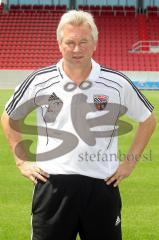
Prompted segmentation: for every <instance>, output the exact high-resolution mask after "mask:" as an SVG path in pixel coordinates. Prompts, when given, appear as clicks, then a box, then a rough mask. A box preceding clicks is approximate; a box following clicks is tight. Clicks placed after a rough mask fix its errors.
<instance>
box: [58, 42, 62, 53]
mask: <svg viewBox="0 0 159 240" xmlns="http://www.w3.org/2000/svg"><path fill="white" fill-rule="evenodd" d="M58 46H59V50H60V52H61V43H60V42H58Z"/></svg>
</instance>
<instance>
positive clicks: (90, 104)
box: [6, 59, 153, 179]
mask: <svg viewBox="0 0 159 240" xmlns="http://www.w3.org/2000/svg"><path fill="white" fill-rule="evenodd" d="M62 62H63V59H62V60H60V61H59V62H58V63H57V64H56V65H53V66H50V67H46V68H43V69H40V70H38V71H35V72H33V73H32V74H31V75H30V76H29V77H28V78H27V79H26V80H25V81H24V82H23V83H22V84H21V85H20V86H18V87H17V88H16V89H15V93H14V95H13V96H12V98H11V99H10V100H9V101H8V103H7V105H6V111H7V113H8V115H9V116H10V118H12V119H16V120H18V119H22V118H24V117H25V116H27V115H28V114H29V112H31V111H32V110H33V109H35V108H36V112H37V126H38V141H37V155H36V160H37V165H38V166H39V167H40V168H42V169H43V170H44V171H46V172H48V173H49V174H81V175H86V176H90V177H94V178H100V179H104V178H107V177H109V176H111V175H112V174H113V173H114V172H115V171H116V169H117V168H118V165H119V161H118V159H117V150H118V147H117V145H118V135H119V134H125V133H126V132H128V131H130V129H129V127H130V125H128V124H127V123H122V124H120V122H119V121H118V120H119V117H120V116H121V115H123V114H124V113H125V114H126V115H128V116H129V117H130V118H132V119H133V120H135V121H137V122H143V121H145V120H146V119H147V118H148V117H149V116H150V115H151V112H152V110H153V106H152V105H151V104H150V103H149V102H148V100H147V99H146V98H145V97H144V96H143V95H142V94H141V92H140V91H139V90H138V89H137V88H136V87H135V86H134V85H133V83H132V82H131V81H130V79H128V77H126V76H125V75H124V74H122V73H120V72H117V71H113V70H111V69H107V68H105V67H102V66H100V65H99V64H98V63H96V62H95V61H94V60H92V70H91V72H90V74H89V76H88V78H87V79H86V80H85V81H83V82H82V83H81V84H80V86H77V85H76V84H75V83H74V82H73V81H72V80H71V79H70V78H69V77H68V76H66V74H65V73H64V71H63V68H62Z"/></svg>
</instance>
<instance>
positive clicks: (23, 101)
mask: <svg viewBox="0 0 159 240" xmlns="http://www.w3.org/2000/svg"><path fill="white" fill-rule="evenodd" d="M34 108H35V103H34V94H33V85H32V79H30V78H28V79H26V80H25V81H24V82H23V83H22V84H20V85H18V86H17V87H16V88H15V91H14V94H13V96H12V97H11V98H10V99H9V100H8V102H7V103H6V105H5V110H6V112H7V114H8V115H9V117H10V118H12V119H14V120H20V119H22V118H24V117H25V116H26V115H27V114H29V113H30V112H31V111H32V110H33V109H34Z"/></svg>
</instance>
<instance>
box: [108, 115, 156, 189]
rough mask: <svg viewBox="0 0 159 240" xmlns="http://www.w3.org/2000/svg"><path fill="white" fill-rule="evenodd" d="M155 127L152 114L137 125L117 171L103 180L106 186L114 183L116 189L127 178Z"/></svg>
mask: <svg viewBox="0 0 159 240" xmlns="http://www.w3.org/2000/svg"><path fill="white" fill-rule="evenodd" d="M155 127H156V118H155V116H154V114H151V116H150V117H149V118H148V119H146V121H144V122H141V123H139V126H138V128H137V131H136V134H135V138H134V140H133V143H132V145H131V146H130V150H129V151H128V153H127V156H126V158H125V159H124V161H123V162H122V163H121V164H120V165H119V167H118V169H117V171H116V172H115V173H114V174H113V176H111V177H110V178H109V179H105V181H106V183H107V185H109V184H111V183H114V187H116V186H117V185H118V184H119V183H120V182H121V181H122V180H123V179H124V178H126V177H128V176H129V175H130V174H131V172H132V171H133V169H134V168H135V166H136V163H137V160H138V159H139V158H140V156H141V155H142V153H143V151H144V148H145V147H146V145H147V143H148V141H149V139H150V137H151V135H152V133H153V131H154V129H155Z"/></svg>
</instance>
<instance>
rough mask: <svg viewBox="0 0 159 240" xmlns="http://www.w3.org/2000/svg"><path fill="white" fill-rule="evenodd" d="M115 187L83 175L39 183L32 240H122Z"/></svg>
mask: <svg viewBox="0 0 159 240" xmlns="http://www.w3.org/2000/svg"><path fill="white" fill-rule="evenodd" d="M120 211H121V198H120V193H119V189H118V187H113V186H112V185H110V186H107V185H106V183H105V182H104V180H102V179H96V178H91V177H87V176H82V175H51V176H50V178H49V179H48V181H47V182H46V183H42V182H41V181H39V182H38V183H37V184H36V186H35V190H34V195H33V203H32V240H75V239H76V236H77V234H78V233H79V235H80V238H81V239H82V240H121V239H122V237H121V214H120Z"/></svg>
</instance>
